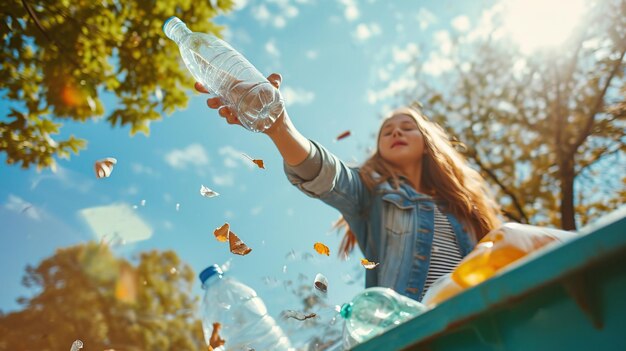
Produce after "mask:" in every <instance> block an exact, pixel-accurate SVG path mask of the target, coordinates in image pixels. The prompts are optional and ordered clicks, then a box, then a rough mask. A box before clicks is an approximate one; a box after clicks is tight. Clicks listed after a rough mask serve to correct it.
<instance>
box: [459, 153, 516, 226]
mask: <svg viewBox="0 0 626 351" xmlns="http://www.w3.org/2000/svg"><path fill="white" fill-rule="evenodd" d="M469 156H470V157H472V159H473V160H474V161H475V162H476V164H477V165H478V167H480V169H481V170H482V171H484V172H485V173H487V175H488V176H489V178H491V179H492V180H493V181H494V182H495V183H496V184H497V185H498V186H499V187H500V189H501V190H502V192H504V193H505V194H506V195H508V196H509V197H510V198H511V201H512V202H513V205H514V206H515V209H516V210H517V212H518V213H519V214H520V217H521V218H520V217H517V218H516V217H514V216H512V215H511V214H509V217H511V218H513V219H515V220H517V221H518V222H522V220H523V223H528V217H527V216H526V213H524V209H523V208H522V205H521V204H520V202H519V201H518V200H517V196H515V194H513V192H512V191H510V190H509V189H508V188H507V187H506V186H505V185H504V184H503V183H502V182H501V181H500V180H499V179H498V176H496V174H495V173H494V172H493V171H492V170H491V169H490V168H488V167H487V166H486V165H485V164H483V162H482V161H481V160H480V157H479V156H478V153H477V152H476V150H475V149H474V148H471V149H470V151H469Z"/></svg>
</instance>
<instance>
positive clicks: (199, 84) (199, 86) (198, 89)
mask: <svg viewBox="0 0 626 351" xmlns="http://www.w3.org/2000/svg"><path fill="white" fill-rule="evenodd" d="M193 87H194V88H196V90H197V91H199V92H201V93H205V94H208V93H209V91H208V90H207V88H205V87H204V85H202V83H200V82H196V84H194V85H193Z"/></svg>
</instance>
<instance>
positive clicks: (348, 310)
mask: <svg viewBox="0 0 626 351" xmlns="http://www.w3.org/2000/svg"><path fill="white" fill-rule="evenodd" d="M339 314H341V317H343V319H349V318H350V316H351V315H352V302H349V303H344V304H343V306H341V310H340V311H339Z"/></svg>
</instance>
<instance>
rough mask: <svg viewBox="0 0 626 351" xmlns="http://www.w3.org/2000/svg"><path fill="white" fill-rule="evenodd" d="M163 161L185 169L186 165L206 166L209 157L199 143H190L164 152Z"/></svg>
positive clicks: (173, 166)
mask: <svg viewBox="0 0 626 351" xmlns="http://www.w3.org/2000/svg"><path fill="white" fill-rule="evenodd" d="M165 162H166V163H167V164H168V165H170V166H171V167H172V168H176V169H186V168H187V167H188V166H196V167H199V166H206V165H207V164H209V157H208V156H207V153H206V151H204V148H203V147H202V145H200V144H191V145H189V146H187V147H186V148H184V149H174V150H172V151H170V152H168V153H167V154H165Z"/></svg>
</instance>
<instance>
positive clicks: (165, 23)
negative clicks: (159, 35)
mask: <svg viewBox="0 0 626 351" xmlns="http://www.w3.org/2000/svg"><path fill="white" fill-rule="evenodd" d="M170 22H172V25H175V24H177V23H183V21H182V20H181V19H180V18H178V17H176V16H172V17H170V18H168V19H166V20H165V22H163V27H161V29H162V30H163V32H165V33H167V31H166V28H167V25H168V24H170Z"/></svg>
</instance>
